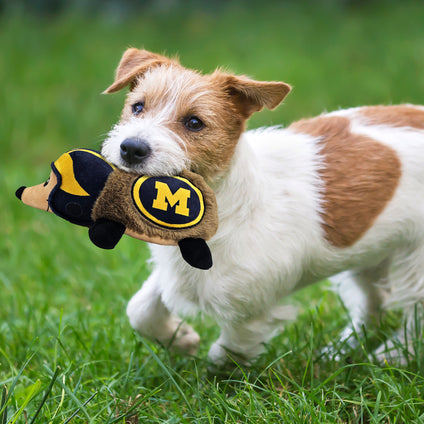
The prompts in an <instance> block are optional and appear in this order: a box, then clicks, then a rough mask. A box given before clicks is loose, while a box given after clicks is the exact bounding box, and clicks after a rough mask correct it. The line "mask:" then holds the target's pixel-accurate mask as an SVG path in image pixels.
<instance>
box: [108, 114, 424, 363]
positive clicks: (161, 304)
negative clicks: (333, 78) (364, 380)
mask: <svg viewBox="0 0 424 424" xmlns="http://www.w3.org/2000/svg"><path fill="white" fill-rule="evenodd" d="M356 112H357V110H356V109H349V110H346V111H338V112H334V113H333V114H338V115H343V116H346V117H347V118H349V119H351V120H352V125H353V132H357V133H360V134H365V135H368V136H370V137H373V138H374V139H376V140H379V141H381V142H382V143H385V144H387V145H388V146H391V147H392V148H393V149H395V151H396V152H397V153H398V155H399V158H400V160H401V163H402V177H401V180H400V183H399V187H398V189H397V190H396V193H395V195H394V197H393V199H392V200H391V201H390V202H389V204H388V205H387V207H386V208H385V209H384V211H383V212H382V213H381V214H380V215H379V216H378V218H377V219H376V221H375V223H374V225H373V226H372V228H371V229H370V230H368V231H367V233H366V234H365V235H364V236H363V237H362V238H361V239H360V240H359V241H358V242H356V243H355V244H354V245H353V246H351V247H348V248H343V249H341V248H336V247H333V246H331V245H330V244H328V242H327V241H326V240H325V238H324V234H323V230H322V227H321V218H320V211H321V210H322V195H321V193H322V188H323V182H322V181H321V179H320V177H319V170H320V168H321V167H322V166H324V165H323V160H322V157H321V154H320V148H319V143H318V141H319V140H318V139H316V138H313V137H310V136H306V135H301V134H297V133H294V132H292V131H291V130H289V129H282V128H278V127H274V128H268V129H259V130H255V131H249V132H246V133H244V134H243V135H242V137H241V139H240V141H239V143H238V145H237V148H236V151H235V153H234V157H233V160H232V164H231V167H230V169H229V171H228V172H227V174H226V175H225V176H224V177H223V178H221V179H220V180H219V181H218V182H216V183H215V186H214V187H213V188H214V190H215V192H216V197H217V202H218V211H219V229H218V232H217V234H216V235H215V236H214V237H213V238H212V239H211V240H210V241H209V242H208V244H209V247H210V249H211V251H212V255H213V259H214V265H213V267H212V268H211V269H210V270H208V271H203V270H197V269H193V268H191V267H190V266H189V265H187V264H186V263H185V262H184V261H183V260H182V258H181V255H180V252H179V250H178V249H177V248H174V247H166V246H158V245H151V251H152V259H153V262H154V264H155V269H154V271H153V273H152V275H151V276H150V277H149V279H148V280H147V281H146V282H145V283H144V284H143V286H142V288H141V289H140V291H139V292H137V293H136V294H135V296H134V297H133V298H132V299H131V301H130V302H129V304H128V309H127V313H128V316H129V319H130V323H131V325H132V326H133V327H134V328H135V329H136V330H138V331H139V332H140V333H141V334H143V335H145V336H148V337H150V338H153V339H158V340H159V341H161V342H162V343H164V344H166V343H169V342H171V341H174V344H175V345H176V346H177V347H178V348H180V349H183V350H186V351H188V352H190V353H192V352H194V351H195V349H196V346H197V344H198V342H199V337H198V336H197V334H196V333H195V332H194V330H193V329H191V328H190V327H188V326H187V325H184V326H183V327H181V321H180V320H179V319H177V318H176V314H193V313H197V312H199V311H201V312H204V313H206V314H209V315H212V316H213V317H214V318H215V319H216V321H217V322H218V324H219V325H220V327H221V335H220V337H219V339H218V340H217V341H216V342H215V343H214V344H213V345H212V347H211V350H210V353H209V358H210V359H211V360H212V361H213V362H215V363H218V364H221V363H223V362H225V360H226V355H227V351H231V352H234V353H235V354H236V355H239V356H240V357H243V358H246V359H249V358H252V357H254V356H255V355H257V354H259V353H260V352H261V351H262V348H263V342H266V341H268V340H269V339H270V338H271V337H272V335H273V334H274V329H275V328H278V326H279V325H280V324H281V322H282V321H284V320H285V319H287V318H288V317H289V316H290V315H291V312H292V311H291V310H290V309H289V308H288V307H282V306H280V305H279V302H280V300H281V299H282V298H283V297H284V296H286V295H288V294H290V293H292V292H293V291H295V290H297V289H299V288H301V287H304V286H306V285H308V284H311V283H313V282H315V281H319V280H321V279H324V278H327V277H330V276H332V275H335V274H338V273H341V272H343V271H346V270H350V271H348V272H343V273H342V274H339V275H338V276H337V277H335V278H334V281H335V282H336V283H338V286H339V288H340V293H341V295H342V297H343V298H344V299H345V300H346V304H347V306H348V307H349V309H350V310H351V311H352V324H353V327H354V328H355V329H359V327H360V326H361V325H362V324H363V323H366V322H367V320H368V319H369V318H370V317H371V316H372V315H374V314H375V313H376V311H377V310H378V308H379V307H380V306H381V304H384V305H385V306H386V307H393V306H397V307H402V308H404V309H405V311H406V314H407V315H408V316H409V317H410V316H411V314H412V313H413V308H414V305H415V304H416V303H417V302H422V301H423V299H424V201H423V199H424V131H418V130H414V129H410V128H396V127H387V126H386V127H384V126H369V125H367V123H366V122H364V120H362V121H361V118H359V115H358V114H357V113H356ZM146 121H147V118H146ZM146 121H144V120H143V124H140V123H138V122H137V123H135V122H136V121H133V122H130V123H129V124H125V125H121V126H119V127H117V128H115V130H113V131H112V132H111V134H110V137H109V139H108V140H107V141H106V143H105V145H104V148H103V154H106V156H107V157H108V158H110V159H111V160H112V161H114V162H118V163H119V157H118V160H116V155H119V153H117V151H118V150H119V149H117V148H116V146H117V145H118V146H119V143H120V141H122V139H123V138H124V137H126V136H133V135H139V136H141V137H148V139H149V141H150V142H152V140H154V144H153V151H154V155H153V158H152V159H151V160H150V162H151V167H149V166H150V165H149V164H148V165H146V167H145V171H146V172H151V173H152V172H153V173H157V172H166V173H172V172H173V171H178V170H180V169H182V167H184V165H185V163H186V162H185V157H184V149H183V147H182V146H181V143H180V142H179V141H178V140H177V139H176V138H175V136H174V135H172V134H169V131H166V130H164V129H163V128H162V127H161V126H160V124H159V123H158V124H155V123H153V122H151V121H149V122H146ZM171 164H172V165H171ZM147 170H149V171H147ZM383 292H385V293H386V295H385V296H383V294H382V293H383ZM344 337H347V334H346V333H345V334H344Z"/></svg>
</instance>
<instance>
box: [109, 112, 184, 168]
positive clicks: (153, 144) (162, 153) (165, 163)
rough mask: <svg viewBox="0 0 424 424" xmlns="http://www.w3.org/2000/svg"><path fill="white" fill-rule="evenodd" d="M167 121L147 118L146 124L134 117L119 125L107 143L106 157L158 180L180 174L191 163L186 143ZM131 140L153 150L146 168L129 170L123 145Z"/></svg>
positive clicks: (144, 166) (144, 121) (145, 164)
mask: <svg viewBox="0 0 424 424" xmlns="http://www.w3.org/2000/svg"><path fill="white" fill-rule="evenodd" d="M165 119H166V118H165ZM165 119H164V117H161V116H159V117H157V116H150V117H149V116H147V117H145V118H144V119H142V120H141V119H137V118H135V117H134V118H131V119H130V120H129V121H128V122H125V123H120V124H117V125H115V126H114V127H113V129H112V130H111V131H110V132H109V134H108V137H107V138H106V140H105V141H104V143H103V146H102V154H103V156H105V158H106V159H107V160H109V161H110V162H112V163H114V164H116V165H118V166H119V167H120V168H121V169H124V170H125V171H130V172H137V173H141V174H146V175H155V176H156V175H158V176H159V175H175V174H179V173H180V172H181V171H182V170H183V169H184V168H186V167H187V163H188V162H187V156H186V153H185V148H184V143H183V141H182V140H181V139H180V138H179V137H178V135H177V134H175V133H174V132H172V131H170V130H169V129H168V128H167V127H166V126H165V125H164V121H165ZM129 137H137V138H139V139H142V140H145V141H147V143H148V144H149V146H150V148H151V149H152V153H151V155H150V156H149V157H148V158H147V159H146V160H145V161H144V162H143V164H142V165H139V166H135V167H132V168H129V167H127V166H126V164H125V162H124V161H122V159H121V155H120V146H121V143H122V142H123V141H124V140H125V139H126V138H129Z"/></svg>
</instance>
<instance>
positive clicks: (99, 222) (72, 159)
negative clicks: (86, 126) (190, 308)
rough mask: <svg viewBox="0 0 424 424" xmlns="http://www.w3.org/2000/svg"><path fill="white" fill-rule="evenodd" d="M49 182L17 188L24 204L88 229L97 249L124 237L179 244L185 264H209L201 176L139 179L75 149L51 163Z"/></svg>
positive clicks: (213, 222) (209, 201)
mask: <svg viewBox="0 0 424 424" xmlns="http://www.w3.org/2000/svg"><path fill="white" fill-rule="evenodd" d="M51 168H52V171H51V173H50V178H49V179H48V180H47V181H46V182H45V183H44V184H39V185H36V186H32V187H20V188H19V189H18V190H17V191H16V196H17V197H18V198H19V199H20V200H22V202H23V203H25V204H27V205H29V206H32V207H35V208H38V209H43V210H47V211H49V212H53V213H55V214H56V215H58V216H60V217H61V218H64V219H66V220H67V221H70V222H72V223H73V224H77V225H82V226H86V227H89V231H88V232H89V237H90V239H91V241H92V242H93V243H94V244H95V245H96V246H98V247H101V248H104V249H113V248H114V247H115V246H116V244H117V243H118V242H119V240H120V239H121V237H122V235H123V234H127V235H129V236H131V237H134V238H137V239H139V240H144V241H147V242H151V243H156V244H164V245H178V246H179V248H180V250H181V254H182V256H183V258H184V259H185V261H186V262H187V263H189V264H190V265H191V266H193V267H196V268H200V269H209V268H210V267H211V266H212V256H211V252H210V250H209V248H208V246H207V244H206V240H209V239H210V238H211V237H212V236H213V235H214V234H215V233H216V230H217V228H218V214H217V206H216V199H215V195H214V192H213V191H212V189H211V188H210V187H209V186H208V185H207V184H206V183H205V181H204V180H203V178H202V177H201V176H200V175H197V174H194V173H192V172H190V171H183V172H182V173H181V175H179V176H163V177H153V176H144V175H143V176H140V175H136V174H132V173H128V172H124V171H122V170H120V169H117V168H115V167H114V166H113V165H112V164H110V163H109V162H107V161H106V160H105V159H104V158H103V157H102V156H101V155H100V153H98V152H96V151H94V150H89V149H75V150H71V151H69V152H67V153H64V154H63V155H62V156H60V157H59V159H57V160H56V161H55V162H53V163H52V164H51Z"/></svg>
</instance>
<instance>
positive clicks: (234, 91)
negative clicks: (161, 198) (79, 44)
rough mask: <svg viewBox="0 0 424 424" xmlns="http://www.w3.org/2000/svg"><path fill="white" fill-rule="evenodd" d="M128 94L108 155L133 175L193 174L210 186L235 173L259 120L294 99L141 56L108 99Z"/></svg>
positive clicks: (274, 86) (129, 57)
mask: <svg viewBox="0 0 424 424" xmlns="http://www.w3.org/2000/svg"><path fill="white" fill-rule="evenodd" d="M126 86H129V88H130V91H129V93H128V96H127V99H126V102H125V106H124V109H123V112H122V116H121V120H120V122H119V123H118V124H117V125H115V127H114V128H113V129H112V130H111V131H110V133H109V135H108V137H107V139H106V140H105V142H104V144H103V147H102V154H103V155H104V156H105V157H106V158H107V159H108V160H109V161H110V162H112V163H114V164H115V165H117V166H118V167H120V168H122V169H124V170H127V171H132V172H136V173H140V174H149V175H173V174H178V173H180V172H181V171H182V170H183V169H190V170H192V171H194V172H197V173H199V174H201V175H202V176H204V177H205V178H207V179H211V178H213V177H214V176H216V175H219V174H220V173H222V172H223V171H225V169H226V168H227V167H228V166H229V164H230V161H231V157H232V155H233V152H234V148H235V146H236V144H237V141H238V139H239V137H240V135H241V133H242V132H243V130H244V128H245V122H246V120H247V119H248V118H249V117H250V116H251V115H252V113H254V112H257V111H259V110H261V109H262V108H264V107H267V108H269V109H273V108H275V107H276V106H278V104H280V102H281V101H282V100H283V99H284V97H285V96H286V95H287V94H288V93H289V91H290V86H289V85H287V84H285V83H282V82H261V81H254V80H252V79H250V78H247V77H245V76H235V75H232V74H229V73H225V72H222V71H220V70H217V71H215V72H214V73H212V74H210V75H201V74H200V73H198V72H196V71H193V70H190V69H186V68H184V67H183V66H181V65H180V64H179V62H178V61H177V60H176V59H169V58H167V57H164V56H161V55H158V54H155V53H151V52H148V51H146V50H138V49H134V48H132V49H128V50H127V51H126V52H125V53H124V55H123V57H122V59H121V62H120V63H119V66H118V69H117V71H116V78H115V81H114V82H113V84H112V85H111V86H110V87H108V88H107V89H106V90H105V93H113V92H116V91H118V90H121V89H122V88H124V87H126Z"/></svg>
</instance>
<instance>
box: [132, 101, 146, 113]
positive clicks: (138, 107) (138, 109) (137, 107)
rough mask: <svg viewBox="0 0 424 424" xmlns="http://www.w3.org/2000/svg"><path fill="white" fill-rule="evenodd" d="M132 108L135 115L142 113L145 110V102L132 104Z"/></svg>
mask: <svg viewBox="0 0 424 424" xmlns="http://www.w3.org/2000/svg"><path fill="white" fill-rule="evenodd" d="M131 109H132V113H133V115H135V116H137V115H140V113H141V112H143V110H144V102H137V103H134V104H133V105H132V106H131Z"/></svg>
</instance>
